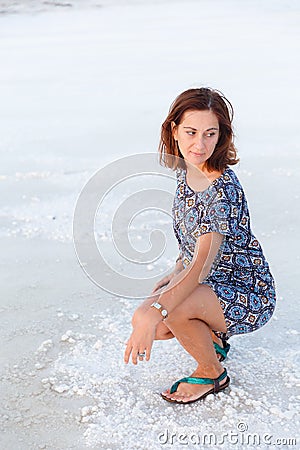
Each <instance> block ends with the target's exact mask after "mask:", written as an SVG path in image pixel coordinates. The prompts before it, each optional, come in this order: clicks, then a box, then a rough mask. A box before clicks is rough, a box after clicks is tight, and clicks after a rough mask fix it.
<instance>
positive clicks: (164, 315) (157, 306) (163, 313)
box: [150, 302, 168, 319]
mask: <svg viewBox="0 0 300 450" xmlns="http://www.w3.org/2000/svg"><path fill="white" fill-rule="evenodd" d="M150 306H153V308H156V309H157V311H159V312H160V313H161V315H162V316H163V318H164V319H166V317H168V311H167V310H166V309H164V308H163V306H162V305H161V304H160V303H158V302H153V303H152V305H150Z"/></svg>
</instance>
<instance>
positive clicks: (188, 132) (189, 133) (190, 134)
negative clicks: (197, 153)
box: [187, 131, 195, 136]
mask: <svg viewBox="0 0 300 450" xmlns="http://www.w3.org/2000/svg"><path fill="white" fill-rule="evenodd" d="M187 134H188V135H189V136H194V134H195V131H187Z"/></svg>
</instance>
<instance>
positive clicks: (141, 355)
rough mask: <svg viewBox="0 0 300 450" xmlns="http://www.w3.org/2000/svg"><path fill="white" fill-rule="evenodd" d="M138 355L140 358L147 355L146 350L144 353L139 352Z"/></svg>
mask: <svg viewBox="0 0 300 450" xmlns="http://www.w3.org/2000/svg"><path fill="white" fill-rule="evenodd" d="M138 356H139V357H140V358H144V357H145V356H146V352H143V353H140V352H138Z"/></svg>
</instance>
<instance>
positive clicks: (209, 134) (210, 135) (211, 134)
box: [206, 133, 216, 137]
mask: <svg viewBox="0 0 300 450" xmlns="http://www.w3.org/2000/svg"><path fill="white" fill-rule="evenodd" d="M215 134H216V133H208V134H207V135H206V136H207V137H212V136H214V135H215Z"/></svg>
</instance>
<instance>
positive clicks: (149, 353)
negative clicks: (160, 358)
mask: <svg viewBox="0 0 300 450" xmlns="http://www.w3.org/2000/svg"><path fill="white" fill-rule="evenodd" d="M151 349H152V345H150V346H148V347H147V348H146V361H149V359H150V356H151Z"/></svg>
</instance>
